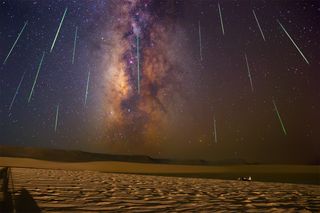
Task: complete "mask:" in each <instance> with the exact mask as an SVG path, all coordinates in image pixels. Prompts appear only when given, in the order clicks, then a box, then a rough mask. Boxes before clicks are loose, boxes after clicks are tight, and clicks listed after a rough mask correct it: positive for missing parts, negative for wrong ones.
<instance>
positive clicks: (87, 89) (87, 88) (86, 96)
mask: <svg viewBox="0 0 320 213" xmlns="http://www.w3.org/2000/svg"><path fill="white" fill-rule="evenodd" d="M89 82H90V71H89V72H88V79H87V87H86V95H85V99H84V105H87V98H88V91H89Z"/></svg>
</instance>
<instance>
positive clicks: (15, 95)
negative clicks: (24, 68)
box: [9, 72, 26, 111]
mask: <svg viewBox="0 0 320 213" xmlns="http://www.w3.org/2000/svg"><path fill="white" fill-rule="evenodd" d="M25 74H26V72H24V73H23V75H22V77H21V80H20V82H19V85H18V87H17V89H16V92H15V94H14V96H13V98H12V101H11V103H10V106H9V111H11V108H12V105H13V103H14V101H15V100H16V97H17V95H18V93H19V90H20V86H21V84H22V81H23V79H24V75H25Z"/></svg>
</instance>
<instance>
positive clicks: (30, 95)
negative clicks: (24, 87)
mask: <svg viewBox="0 0 320 213" xmlns="http://www.w3.org/2000/svg"><path fill="white" fill-rule="evenodd" d="M44 55H45V52H43V54H42V57H41V61H40V63H39V66H38V70H37V74H36V77H35V78H34V81H33V85H32V89H31V91H30V94H29V98H28V103H29V102H30V100H31V97H32V94H33V90H34V86H35V85H36V83H37V79H38V76H39V72H40V69H41V66H42V61H43V58H44Z"/></svg>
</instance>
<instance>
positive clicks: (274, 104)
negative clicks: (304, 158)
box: [272, 100, 287, 135]
mask: <svg viewBox="0 0 320 213" xmlns="http://www.w3.org/2000/svg"><path fill="white" fill-rule="evenodd" d="M272 102H273V106H274V109H275V111H276V113H277V116H278V118H279V121H280V124H281V127H282V130H283V133H284V134H285V135H287V131H286V128H285V127H284V124H283V122H282V119H281V116H280V114H279V111H278V108H277V105H276V102H275V101H274V100H272Z"/></svg>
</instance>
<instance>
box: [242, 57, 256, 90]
mask: <svg viewBox="0 0 320 213" xmlns="http://www.w3.org/2000/svg"><path fill="white" fill-rule="evenodd" d="M244 57H245V59H246V64H247V70H248V77H249V80H250V85H251V90H252V92H253V90H254V89H253V84H252V78H251V72H250V67H249V63H248V58H247V54H244Z"/></svg>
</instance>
